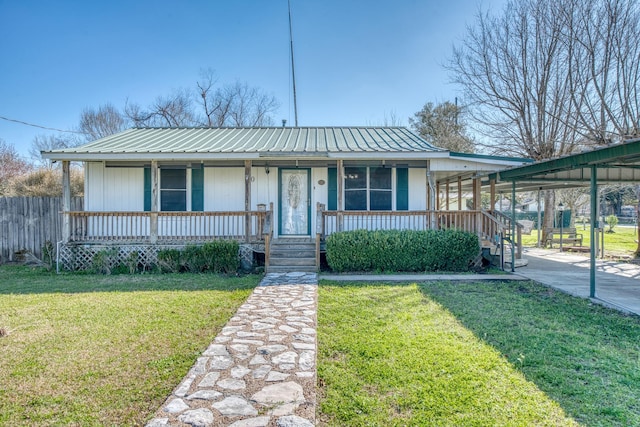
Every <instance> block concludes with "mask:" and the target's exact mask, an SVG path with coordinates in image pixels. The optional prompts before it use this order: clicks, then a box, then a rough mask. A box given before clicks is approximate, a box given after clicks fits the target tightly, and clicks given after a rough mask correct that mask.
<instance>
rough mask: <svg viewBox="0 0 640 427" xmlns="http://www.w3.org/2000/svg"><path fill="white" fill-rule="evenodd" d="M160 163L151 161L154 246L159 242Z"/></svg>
mask: <svg viewBox="0 0 640 427" xmlns="http://www.w3.org/2000/svg"><path fill="white" fill-rule="evenodd" d="M158 210H159V209H158V161H157V160H152V161H151V217H150V224H149V227H150V230H149V232H150V236H149V237H150V240H151V243H152V244H155V243H157V242H158Z"/></svg>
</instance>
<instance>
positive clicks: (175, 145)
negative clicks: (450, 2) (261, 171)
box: [43, 127, 448, 160]
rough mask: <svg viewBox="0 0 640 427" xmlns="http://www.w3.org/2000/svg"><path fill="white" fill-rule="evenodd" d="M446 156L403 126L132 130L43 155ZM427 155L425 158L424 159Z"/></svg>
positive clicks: (55, 157) (97, 157) (73, 157)
mask: <svg viewBox="0 0 640 427" xmlns="http://www.w3.org/2000/svg"><path fill="white" fill-rule="evenodd" d="M447 153H448V151H447V150H444V149H442V148H438V147H435V146H433V145H431V144H429V143H428V142H427V141H425V140H424V139H422V138H421V137H420V136H418V135H417V134H415V133H413V132H411V131H410V130H408V129H407V128H404V127H259V128H134V129H129V130H126V131H124V132H121V133H118V134H115V135H111V136H108V137H106V138H102V139H98V140H96V141H94V142H90V143H88V144H85V145H82V146H79V147H72V148H66V149H61V150H53V151H47V152H43V157H45V158H48V159H51V160H109V159H128V160H133V159H148V158H156V159H162V158H171V159H186V158H197V159H229V158H235V159H239V158H245V159H250V158H258V157H260V158H263V157H286V156H291V157H325V158H326V157H333V158H340V157H344V158H349V157H374V156H377V157H378V158H379V157H380V154H384V155H385V157H394V156H395V155H402V156H404V157H409V158H412V157H418V158H430V157H438V154H442V155H445V156H446V155H447ZM425 154H428V156H425Z"/></svg>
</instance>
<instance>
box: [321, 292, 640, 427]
mask: <svg viewBox="0 0 640 427" xmlns="http://www.w3.org/2000/svg"><path fill="white" fill-rule="evenodd" d="M319 292H320V296H319V298H320V299H319V304H320V310H319V312H318V316H319V317H318V322H319V325H318V326H319V330H318V339H319V354H318V376H319V385H320V388H319V397H320V399H319V407H320V414H319V420H320V421H321V423H322V424H323V425H331V426H334V425H335V426H340V425H354V426H368V425H398V426H400V425H429V426H431V425H434V426H450V425H456V426H460V425H463V426H465V425H474V426H475V425H482V426H484V425H553V426H557V425H574V424H575V421H574V420H576V421H577V422H579V423H580V424H582V425H594V426H598V425H607V426H609V425H620V426H626V425H639V424H640V404H639V403H638V402H640V369H639V368H640V366H639V364H640V348H639V345H640V344H639V343H638V339H637V338H638V336H640V320H639V319H638V318H636V317H625V316H623V315H621V314H619V313H618V312H615V311H611V310H608V309H605V308H602V307H599V306H594V305H591V304H590V303H589V302H588V301H586V300H581V299H576V298H572V297H569V296H567V295H564V294H561V293H558V292H555V291H553V290H550V289H548V288H546V287H542V286H539V285H536V284H534V283H529V282H527V283H516V282H504V283H497V282H494V283H459V284H457V283H456V284H454V283H447V282H443V283H428V284H422V285H416V284H413V285H404V286H401V285H400V286H393V285H363V284H357V285H356V284H337V283H324V284H323V285H322V286H321V287H320V289H319Z"/></svg>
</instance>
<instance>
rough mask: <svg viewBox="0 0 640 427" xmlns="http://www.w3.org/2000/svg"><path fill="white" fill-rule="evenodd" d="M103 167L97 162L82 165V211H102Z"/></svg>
mask: <svg viewBox="0 0 640 427" xmlns="http://www.w3.org/2000/svg"><path fill="white" fill-rule="evenodd" d="M103 172H104V166H103V164H102V163H99V162H87V163H85V165H84V210H85V211H104V200H103V194H102V193H103V192H102V187H103V185H104V183H103V181H104V177H103Z"/></svg>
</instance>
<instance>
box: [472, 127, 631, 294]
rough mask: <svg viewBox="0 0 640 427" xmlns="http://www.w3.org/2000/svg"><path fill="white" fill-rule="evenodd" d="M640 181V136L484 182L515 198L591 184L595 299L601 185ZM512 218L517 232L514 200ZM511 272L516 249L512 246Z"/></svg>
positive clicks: (591, 286) (506, 172) (591, 277)
mask: <svg viewBox="0 0 640 427" xmlns="http://www.w3.org/2000/svg"><path fill="white" fill-rule="evenodd" d="M620 183H640V139H634V140H629V141H626V142H624V143H620V144H615V145H609V146H606V147H603V148H598V149H595V150H592V151H583V152H581V153H577V154H572V155H568V156H564V157H558V158H554V159H550V160H544V161H540V162H536V163H533V164H530V165H526V166H520V167H515V168H512V169H506V170H503V171H500V172H495V173H492V174H489V175H488V179H486V180H485V181H484V182H483V184H484V185H488V186H489V187H490V188H491V193H492V194H495V191H496V189H502V190H505V191H506V190H508V189H510V190H511V195H512V200H515V195H516V191H519V192H523V191H536V190H547V189H559V188H571V187H587V186H588V187H590V190H591V191H590V195H591V197H590V199H591V209H590V212H591V230H590V233H591V250H590V275H589V293H590V297H591V298H596V297H597V295H596V256H597V254H596V246H595V245H594V243H593V242H595V239H596V238H595V229H596V227H598V226H599V224H598V185H607V184H620ZM511 210H512V212H511V215H512V218H513V221H511V223H512V226H513V228H514V229H513V230H512V235H515V223H516V222H515V218H516V210H515V203H511ZM511 261H512V262H511V266H512V271H513V268H514V261H515V248H514V245H511Z"/></svg>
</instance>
